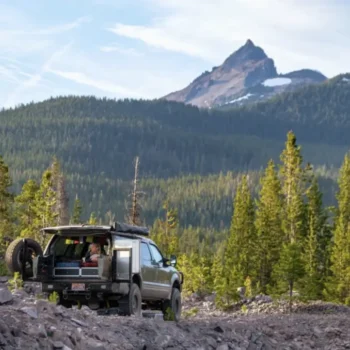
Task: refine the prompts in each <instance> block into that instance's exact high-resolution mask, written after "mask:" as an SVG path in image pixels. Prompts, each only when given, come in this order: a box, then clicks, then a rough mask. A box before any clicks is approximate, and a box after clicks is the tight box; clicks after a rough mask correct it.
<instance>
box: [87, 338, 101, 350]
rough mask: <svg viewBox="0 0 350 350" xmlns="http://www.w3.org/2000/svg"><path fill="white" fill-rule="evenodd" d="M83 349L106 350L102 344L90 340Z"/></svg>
mask: <svg viewBox="0 0 350 350" xmlns="http://www.w3.org/2000/svg"><path fill="white" fill-rule="evenodd" d="M84 349H86V350H107V348H106V347H105V346H104V345H103V344H102V343H99V342H96V341H94V340H92V339H90V340H89V341H88V343H87V344H86V346H85V347H84Z"/></svg>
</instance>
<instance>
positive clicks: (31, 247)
mask: <svg viewBox="0 0 350 350" xmlns="http://www.w3.org/2000/svg"><path fill="white" fill-rule="evenodd" d="M26 241H27V254H26V257H25V259H24V256H23V253H24V241H23V238H17V239H16V240H14V241H13V242H12V243H10V245H9V246H8V247H7V250H6V254H5V262H6V265H7V268H8V270H9V271H10V272H11V273H14V272H22V264H23V261H25V264H26V276H27V277H32V276H33V258H34V257H36V256H38V255H43V250H42V249H41V246H40V244H39V243H38V242H36V241H34V240H33V239H31V238H26Z"/></svg>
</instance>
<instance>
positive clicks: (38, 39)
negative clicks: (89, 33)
mask: <svg viewBox="0 0 350 350" xmlns="http://www.w3.org/2000/svg"><path fill="white" fill-rule="evenodd" d="M90 21H91V18H90V17H81V18H78V19H76V20H75V21H73V22H68V23H64V24H61V25H57V26H53V27H47V28H37V29H6V30H5V29H4V30H1V28H0V49H1V50H2V51H3V52H6V53H11V54H14V53H22V54H23V53H31V52H37V51H42V50H47V49H48V48H49V47H50V46H52V45H53V44H54V36H55V35H59V34H64V33H66V32H68V31H71V30H73V29H76V28H78V27H79V26H81V25H82V24H83V23H88V22H90Z"/></svg>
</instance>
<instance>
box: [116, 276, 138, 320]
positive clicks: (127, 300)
mask: <svg viewBox="0 0 350 350" xmlns="http://www.w3.org/2000/svg"><path fill="white" fill-rule="evenodd" d="M141 307H142V297H141V292H140V288H139V286H138V285H137V284H135V283H133V284H132V285H131V288H130V292H129V294H128V295H127V296H126V297H124V298H122V299H121V300H120V301H119V309H120V311H121V312H122V313H123V314H124V315H127V316H130V315H135V316H136V317H141V315H142V312H141V310H142V308H141Z"/></svg>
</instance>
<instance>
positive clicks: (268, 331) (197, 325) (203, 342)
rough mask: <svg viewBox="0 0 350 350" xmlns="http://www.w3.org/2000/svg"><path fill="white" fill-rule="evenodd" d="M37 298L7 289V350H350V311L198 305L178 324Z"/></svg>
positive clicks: (262, 300)
mask: <svg viewBox="0 0 350 350" xmlns="http://www.w3.org/2000/svg"><path fill="white" fill-rule="evenodd" d="M28 292H29V293H28ZM34 294H35V288H28V286H27V287H26V288H25V289H24V290H17V291H15V292H13V293H11V292H10V291H9V290H8V289H7V286H6V283H0V311H1V318H0V349H6V350H10V349H28V350H31V349H64V350H69V349H84V350H85V349H86V350H90V349H91V350H92V349H97V350H99V349H100V350H102V349H125V350H128V349H130V350H131V349H140V350H141V349H144V350H151V349H174V350H175V349H193V350H194V349H198V350H199V349H203V350H204V349H208V350H210V349H218V350H230V349H249V350H253V349H350V331H349V329H350V308H347V307H341V306H336V305H332V304H324V303H315V304H311V305H301V304H300V305H299V306H297V305H295V311H296V313H294V314H291V315H290V314H288V313H287V312H288V311H286V310H287V308H285V305H284V304H283V303H282V304H277V303H272V302H271V301H269V299H268V297H266V296H260V297H258V298H257V299H256V300H247V301H245V304H244V305H246V307H244V308H243V309H242V307H241V306H240V307H239V308H237V310H232V311H230V312H226V313H223V312H218V311H216V310H215V309H214V306H213V302H212V298H210V297H209V298H207V300H204V301H203V300H199V299H198V298H190V299H188V300H186V301H185V305H184V319H183V320H181V321H180V322H179V323H175V322H171V321H166V322H165V321H163V319H162V318H161V317H156V318H146V317H145V318H142V319H136V318H133V317H122V316H116V315H104V316H102V315H98V314H97V313H96V312H94V311H91V310H90V309H88V308H85V307H83V308H82V309H81V310H77V309H74V308H73V309H65V308H63V307H61V306H56V305H54V304H52V303H49V302H48V301H46V300H42V299H38V297H37V296H35V295H34ZM284 308H285V309H284Z"/></svg>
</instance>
